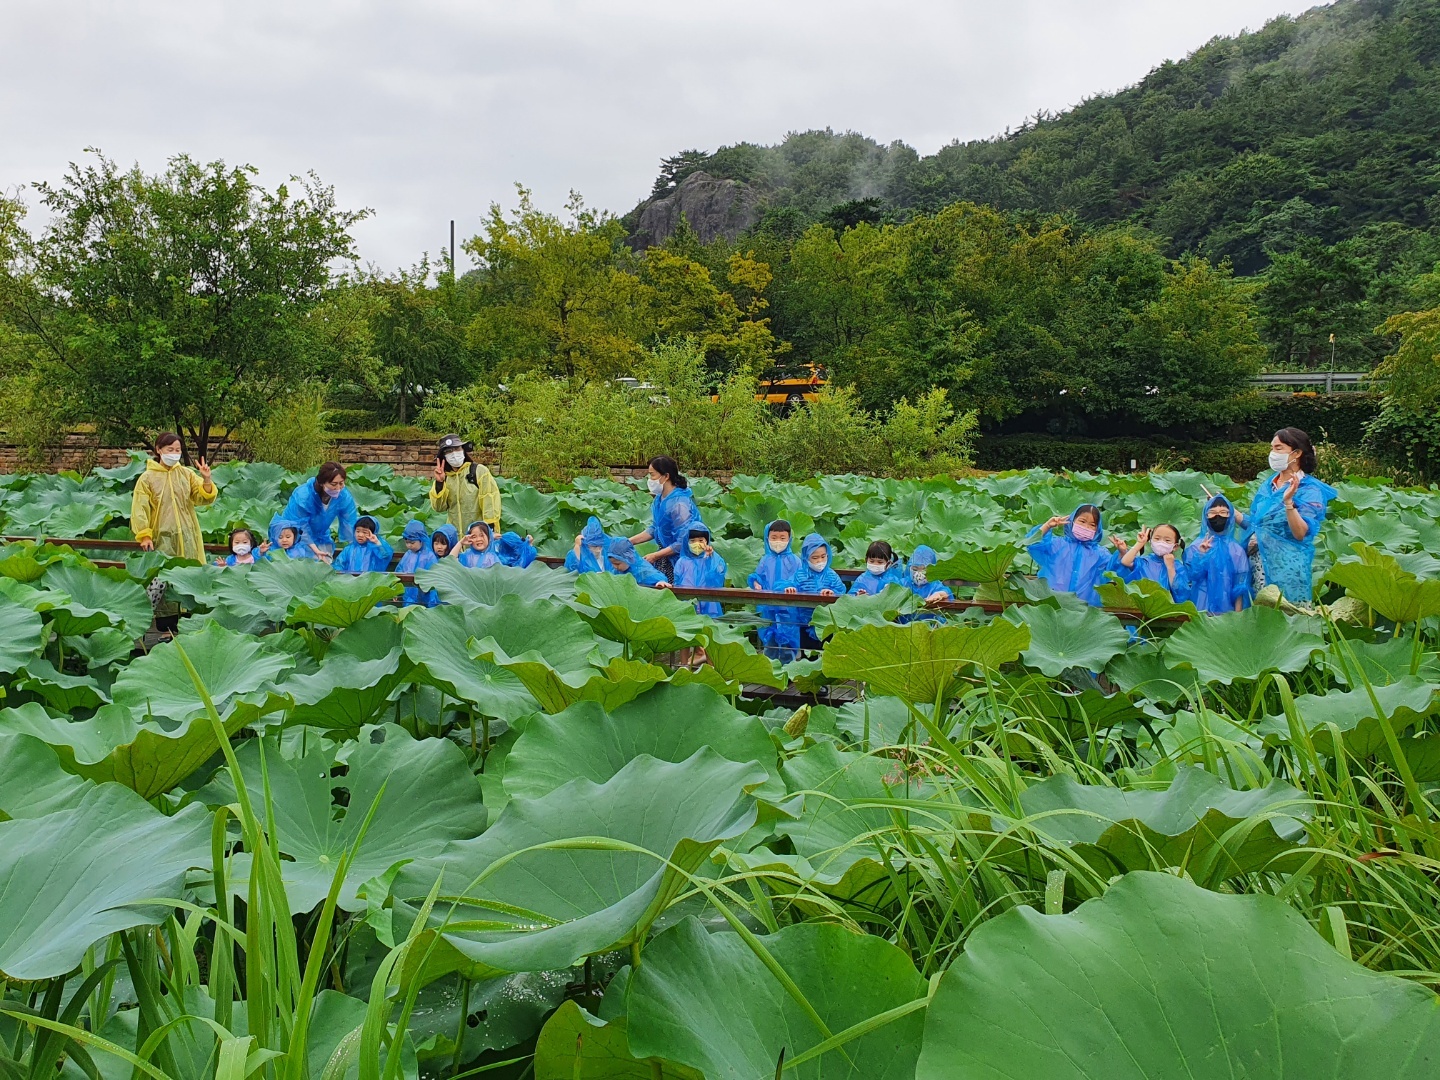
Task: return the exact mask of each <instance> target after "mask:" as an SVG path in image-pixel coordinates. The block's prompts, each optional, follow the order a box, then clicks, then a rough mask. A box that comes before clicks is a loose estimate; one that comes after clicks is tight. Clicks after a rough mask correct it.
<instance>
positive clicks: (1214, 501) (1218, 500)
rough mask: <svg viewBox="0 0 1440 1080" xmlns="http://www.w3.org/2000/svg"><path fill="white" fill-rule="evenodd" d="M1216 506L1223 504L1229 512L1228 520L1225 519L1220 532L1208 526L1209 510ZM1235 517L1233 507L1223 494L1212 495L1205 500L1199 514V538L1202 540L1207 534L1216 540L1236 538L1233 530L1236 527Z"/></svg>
mask: <svg viewBox="0 0 1440 1080" xmlns="http://www.w3.org/2000/svg"><path fill="white" fill-rule="evenodd" d="M1217 506H1223V507H1225V509H1226V510H1228V511H1229V512H1230V517H1229V520H1228V521H1226V523H1225V528H1224V529H1223V530H1221V531H1220V532H1216V531H1215V530H1214V529H1212V528H1210V511H1211V510H1212V509H1214V508H1215V507H1217ZM1236 517H1237V515H1236V513H1235V507H1234V505H1233V504H1232V503H1231V502H1230V500H1229V499H1227V498H1226V497H1225V496H1224V495H1215V496H1212V497H1211V498H1210V499H1208V500H1207V501H1206V503H1205V509H1204V510H1203V511H1202V512H1201V514H1200V539H1202V540H1203V539H1204V538H1205V537H1207V536H1213V537H1215V539H1217V540H1234V539H1235V538H1236V537H1235V531H1236V528H1237V526H1236V521H1235V519H1236Z"/></svg>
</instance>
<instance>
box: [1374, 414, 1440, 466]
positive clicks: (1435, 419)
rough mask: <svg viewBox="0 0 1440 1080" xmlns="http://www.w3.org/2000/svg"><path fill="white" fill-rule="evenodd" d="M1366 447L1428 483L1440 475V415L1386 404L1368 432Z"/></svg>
mask: <svg viewBox="0 0 1440 1080" xmlns="http://www.w3.org/2000/svg"><path fill="white" fill-rule="evenodd" d="M1364 446H1365V450H1366V451H1367V452H1368V453H1370V454H1372V455H1374V456H1375V457H1376V458H1378V459H1379V460H1380V461H1381V462H1382V463H1383V464H1385V465H1388V466H1391V467H1392V468H1398V469H1404V470H1406V471H1407V472H1409V473H1411V474H1412V475H1414V476H1415V477H1418V478H1419V479H1420V480H1422V481H1423V482H1425V483H1428V482H1430V481H1431V480H1435V479H1437V478H1440V416H1437V415H1436V414H1435V413H1433V412H1428V413H1421V412H1412V411H1410V410H1408V409H1404V408H1401V407H1400V406H1398V405H1386V406H1385V407H1384V408H1383V409H1381V410H1380V415H1378V416H1377V417H1376V418H1375V419H1374V420H1372V421H1371V422H1370V425H1369V427H1368V428H1367V429H1366V432H1365V443H1364Z"/></svg>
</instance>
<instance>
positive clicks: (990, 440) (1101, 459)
mask: <svg viewBox="0 0 1440 1080" xmlns="http://www.w3.org/2000/svg"><path fill="white" fill-rule="evenodd" d="M1268 453H1269V447H1268V446H1267V445H1266V444H1264V443H1260V442H1255V443H1232V442H1219V443H1197V444H1195V445H1193V446H1184V445H1177V444H1175V443H1171V442H1164V441H1161V440H1156V439H1144V438H1131V439H1060V438H1055V437H1053V436H1048V435H994V436H985V437H984V438H982V439H981V440H980V442H979V444H978V445H977V447H976V451H975V463H976V465H977V466H979V467H980V468H982V469H994V470H1005V469H1030V468H1035V467H1039V468H1042V469H1068V470H1071V471H1075V472H1098V471H1100V470H1106V471H1109V472H1129V471H1130V463H1131V461H1134V462H1135V468H1136V469H1137V470H1139V471H1145V470H1147V469H1151V468H1155V467H1156V466H1162V467H1165V468H1172V469H1184V468H1192V469H1199V470H1202V471H1204V472H1220V473H1224V474H1226V475H1227V476H1232V477H1234V478H1235V479H1237V480H1252V479H1254V478H1255V477H1256V476H1258V475H1259V474H1260V472H1261V471H1262V470H1264V469H1265V467H1266V460H1265V459H1266V455H1267V454H1268Z"/></svg>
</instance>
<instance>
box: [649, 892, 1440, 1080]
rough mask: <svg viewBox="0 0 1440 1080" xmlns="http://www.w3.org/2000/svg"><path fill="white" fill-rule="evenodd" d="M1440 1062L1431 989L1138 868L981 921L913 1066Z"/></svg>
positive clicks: (951, 1069) (1284, 1069)
mask: <svg viewBox="0 0 1440 1080" xmlns="http://www.w3.org/2000/svg"><path fill="white" fill-rule="evenodd" d="M1037 1017H1043V1018H1044V1022H1043V1023H1037V1020H1036V1018H1037ZM631 1023H632V1025H633V1023H634V1017H633V1009H632V1019H631ZM631 1041H632V1045H633V1043H634V1035H633V1027H632V1039H631ZM1437 1063H1440V1009H1437V1008H1436V1007H1435V995H1434V994H1433V993H1432V992H1431V991H1430V990H1428V989H1426V988H1425V987H1424V986H1421V985H1420V984H1418V983H1415V982H1411V981H1409V980H1406V979H1401V978H1399V977H1397V976H1394V975H1385V974H1380V973H1378V972H1374V971H1368V970H1366V969H1365V968H1363V967H1361V966H1360V965H1359V964H1356V963H1353V962H1352V961H1350V960H1347V959H1345V958H1344V957H1343V956H1341V955H1340V954H1339V952H1337V951H1336V950H1335V948H1334V947H1333V946H1331V945H1329V944H1327V943H1326V942H1325V940H1324V939H1323V938H1321V937H1320V935H1319V934H1317V933H1315V931H1314V930H1313V929H1311V927H1310V925H1309V924H1308V923H1307V922H1306V921H1305V919H1304V917H1303V916H1301V915H1300V913H1299V912H1297V911H1296V910H1295V909H1294V908H1292V907H1290V906H1288V905H1287V904H1285V903H1283V902H1282V901H1280V900H1277V899H1275V898H1274V897H1271V896H1266V895H1263V894H1262V895H1251V896H1230V895H1223V894H1219V893H1214V892H1210V891H1208V890H1205V889H1201V888H1199V887H1197V886H1195V885H1192V884H1190V883H1188V882H1186V881H1182V880H1181V879H1180V878H1178V877H1173V876H1171V875H1169V874H1156V873H1149V872H1145V871H1139V872H1135V873H1130V874H1126V875H1125V876H1124V877H1123V878H1121V879H1120V881H1119V882H1117V883H1116V884H1115V885H1113V886H1111V888H1110V890H1109V891H1108V892H1107V893H1106V894H1105V895H1104V896H1103V897H1101V898H1099V899H1096V900H1091V901H1088V902H1087V903H1084V904H1082V905H1080V907H1079V908H1078V909H1076V910H1075V911H1074V912H1073V913H1072V914H1069V915H1061V916H1055V915H1040V914H1038V913H1037V912H1035V911H1034V910H1033V909H1031V908H1028V907H1020V908H1015V909H1012V910H1010V911H1007V912H1005V913H1004V914H1003V915H1000V916H998V917H997V918H995V919H992V920H990V921H989V922H987V923H984V924H983V925H981V926H979V927H977V928H976V929H975V931H974V932H973V933H972V934H971V935H970V937H969V939H968V940H967V941H966V943H965V951H964V953H962V954H961V956H960V958H959V959H957V960H956V961H955V962H954V963H953V964H952V965H951V966H950V968H949V970H947V971H946V972H945V975H944V976H943V977H942V978H941V980H940V986H939V989H938V991H937V992H936V994H935V996H934V998H933V1000H932V1002H931V1005H930V1008H929V1010H928V1011H927V1015H926V1019H925V1037H924V1048H923V1049H922V1051H921V1053H920V1061H919V1064H918V1066H917V1067H916V1070H915V1080H961V1078H964V1080H972V1078H974V1077H994V1078H996V1080H999V1078H1002V1077H1020V1076H1024V1077H1031V1076H1036V1077H1038V1076H1043V1077H1047V1078H1048V1080H1082V1078H1084V1080H1090V1078H1093V1077H1099V1076H1103V1077H1105V1078H1106V1080H1153V1078H1154V1077H1162V1076H1164V1077H1169V1076H1184V1077H1187V1078H1190V1080H1222V1078H1223V1080H1233V1078H1234V1077H1237V1076H1253V1077H1260V1076H1267V1077H1294V1078H1296V1080H1299V1078H1302V1077H1303V1078H1305V1080H1319V1078H1322V1077H1323V1078H1325V1080H1368V1078H1371V1077H1380V1076H1384V1077H1393V1078H1398V1080H1420V1078H1422V1077H1430V1076H1433V1075H1434V1074H1435V1068H1436V1065H1437Z"/></svg>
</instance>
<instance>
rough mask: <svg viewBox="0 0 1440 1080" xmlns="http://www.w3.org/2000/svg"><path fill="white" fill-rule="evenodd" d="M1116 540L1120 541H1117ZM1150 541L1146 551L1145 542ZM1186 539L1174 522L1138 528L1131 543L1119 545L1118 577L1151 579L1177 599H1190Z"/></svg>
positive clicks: (1122, 579) (1137, 579)
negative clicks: (1146, 551) (1128, 545)
mask: <svg viewBox="0 0 1440 1080" xmlns="http://www.w3.org/2000/svg"><path fill="white" fill-rule="evenodd" d="M1117 543H1119V541H1117ZM1147 543H1148V544H1149V545H1150V551H1149V553H1148V554H1142V552H1144V551H1145V545H1146V544H1147ZM1184 559H1185V540H1184V538H1183V537H1181V535H1180V530H1179V529H1177V528H1176V527H1175V526H1174V525H1156V526H1155V528H1154V529H1141V530H1140V534H1139V535H1138V536H1137V537H1136V538H1135V543H1134V544H1133V545H1132V546H1131V547H1128V548H1126V547H1121V549H1120V561H1119V564H1118V565H1117V566H1116V568H1115V572H1116V573H1117V574H1118V575H1119V576H1120V580H1121V581H1139V580H1140V579H1141V578H1144V579H1145V580H1147V581H1153V582H1155V583H1156V584H1157V585H1159V586H1160V587H1161V588H1163V589H1164V590H1165V591H1166V592H1168V593H1169V594H1170V598H1171V599H1172V600H1174V601H1175V602H1176V603H1179V604H1183V603H1184V602H1185V601H1187V600H1189V599H1190V593H1191V587H1190V574H1189V572H1188V571H1187V570H1186V569H1185V561H1184Z"/></svg>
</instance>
